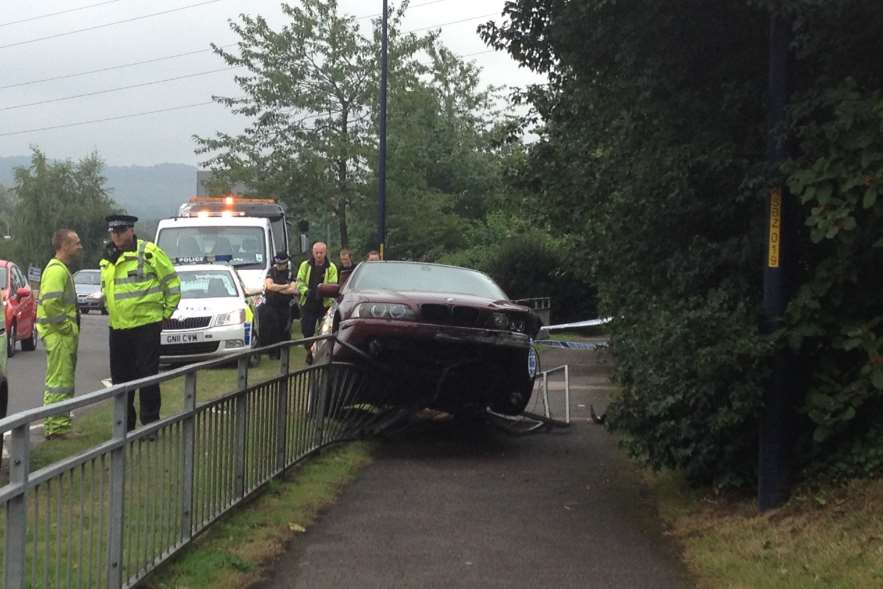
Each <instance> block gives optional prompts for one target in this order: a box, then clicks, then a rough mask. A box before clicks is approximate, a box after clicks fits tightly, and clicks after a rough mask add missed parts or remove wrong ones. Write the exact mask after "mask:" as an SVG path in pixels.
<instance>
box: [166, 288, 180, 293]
mask: <svg viewBox="0 0 883 589" xmlns="http://www.w3.org/2000/svg"><path fill="white" fill-rule="evenodd" d="M166 294H167V295H175V294H181V287H180V286H175V287H172V288H170V289H169V290H167V291H166Z"/></svg>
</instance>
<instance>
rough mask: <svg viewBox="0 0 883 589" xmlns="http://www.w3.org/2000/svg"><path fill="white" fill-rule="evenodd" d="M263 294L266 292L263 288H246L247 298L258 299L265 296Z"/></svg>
mask: <svg viewBox="0 0 883 589" xmlns="http://www.w3.org/2000/svg"><path fill="white" fill-rule="evenodd" d="M263 292H264V289H263V288H246V289H245V296H247V297H256V296H258V295H259V294H263Z"/></svg>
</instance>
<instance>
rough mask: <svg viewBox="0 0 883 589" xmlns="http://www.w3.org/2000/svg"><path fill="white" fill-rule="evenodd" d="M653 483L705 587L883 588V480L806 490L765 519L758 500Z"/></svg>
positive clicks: (663, 480)
mask: <svg viewBox="0 0 883 589" xmlns="http://www.w3.org/2000/svg"><path fill="white" fill-rule="evenodd" d="M653 484H654V486H655V488H656V489H657V492H658V496H659V502H660V513H661V515H662V518H663V519H664V520H665V522H666V523H667V524H668V526H669V527H670V531H671V534H672V535H673V536H674V537H675V538H676V539H677V540H678V541H679V543H680V544H681V546H682V548H683V555H684V560H685V562H686V564H687V566H688V567H689V569H690V571H691V572H692V574H693V575H694V578H695V579H696V581H697V586H698V587H700V588H703V589H704V588H709V589H710V588H715V589H717V588H727V589H743V588H744V589H749V588H750V589H766V588H770V589H773V588H775V589H792V588H793V589H814V588H818V589H822V588H825V589H829V588H840V587H842V588H844V589H845V588H856V589H861V588H865V587H867V588H872V587H874V588H876V587H881V586H883V508H881V506H883V480H873V481H860V482H853V483H850V484H849V485H846V486H842V487H829V488H824V489H806V488H804V489H799V490H798V491H797V492H796V493H795V495H794V496H793V497H792V499H791V501H790V502H789V503H788V504H787V505H786V506H785V507H783V508H781V509H778V510H775V511H772V512H769V513H764V514H760V513H759V512H758V510H757V506H756V503H755V501H754V499H749V498H721V497H714V496H710V495H709V494H707V493H702V492H699V491H695V490H691V489H689V488H688V487H687V486H686V485H685V483H684V482H683V480H682V479H680V478H678V477H676V476H674V475H671V474H665V475H660V476H657V477H654V482H653Z"/></svg>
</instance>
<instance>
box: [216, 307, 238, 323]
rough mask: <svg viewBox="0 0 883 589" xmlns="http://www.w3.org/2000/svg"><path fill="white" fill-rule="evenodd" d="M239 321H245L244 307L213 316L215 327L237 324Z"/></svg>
mask: <svg viewBox="0 0 883 589" xmlns="http://www.w3.org/2000/svg"><path fill="white" fill-rule="evenodd" d="M239 323H245V309H237V310H235V311H230V312H229V313H221V314H220V315H216V316H215V325H216V326H217V327H221V326H222V325H238V324H239Z"/></svg>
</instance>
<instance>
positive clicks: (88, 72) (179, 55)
mask: <svg viewBox="0 0 883 589" xmlns="http://www.w3.org/2000/svg"><path fill="white" fill-rule="evenodd" d="M113 1H114V2H117V1H119V0H113ZM216 1H220V0H216ZM448 1H449V0H431V1H430V2H424V3H422V4H414V5H412V6H410V8H419V7H421V6H428V5H430V4H438V3H440V2H448ZM376 16H380V15H379V14H373V15H367V16H361V17H358V18H359V19H360V20H362V19H366V18H373V17H376ZM489 16H493V15H492V14H491V15H482V16H474V17H471V18H468V19H463V20H458V21H454V22H451V23H442V24H438V25H434V26H431V27H423V28H420V29H414V30H410V31H405V32H406V33H413V32H417V31H421V30H427V29H432V28H439V27H444V26H447V25H450V24H459V23H461V22H468V21H470V20H478V19H480V18H487V17H489ZM0 26H2V25H0ZM236 45H237V43H228V44H226V45H220V46H219V47H220V48H221V49H229V48H230V47H235V46H236ZM0 49H2V47H0ZM211 51H214V50H213V49H211V48H208V49H195V50H193V51H185V52H182V53H175V54H173V55H166V56H162V57H154V58H151V59H144V60H140V61H131V62H128V63H122V64H118V65H111V66H107V67H102V68H96V69H93V70H85V71H82V72H75V73H72V74H62V75H58V76H51V77H48V78H39V79H36V80H27V81H25V82H16V83H15V84H6V85H2V86H0V90H8V89H10V88H21V87H23V86H32V85H35V84H43V83H46V82H55V81H58V80H69V79H71V78H79V77H82V76H89V75H92V74H100V73H103V72H109V71H113V70H118V69H123V68H127V67H136V66H139V65H146V64H150V63H157V62H161V61H170V60H173V59H180V58H182V57H189V56H191V55H199V54H201V53H209V52H211ZM491 51H493V50H487V51H479V52H477V53H469V54H466V55H461V56H459V57H472V56H475V55H481V54H484V53H490V52H491Z"/></svg>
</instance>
